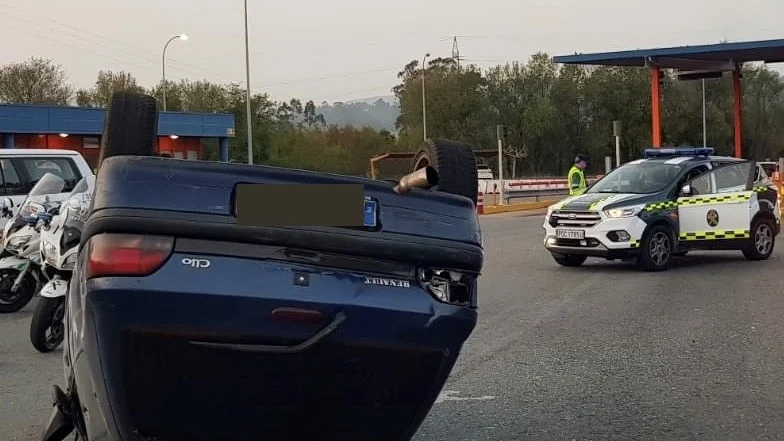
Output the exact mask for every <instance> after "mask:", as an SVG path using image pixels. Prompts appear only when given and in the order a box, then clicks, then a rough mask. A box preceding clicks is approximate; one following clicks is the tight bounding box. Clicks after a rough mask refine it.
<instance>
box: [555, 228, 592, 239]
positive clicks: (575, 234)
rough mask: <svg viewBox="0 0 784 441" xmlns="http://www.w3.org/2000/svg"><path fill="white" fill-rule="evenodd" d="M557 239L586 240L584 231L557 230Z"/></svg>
mask: <svg viewBox="0 0 784 441" xmlns="http://www.w3.org/2000/svg"><path fill="white" fill-rule="evenodd" d="M555 237H557V238H559V239H585V231H583V230H555Z"/></svg>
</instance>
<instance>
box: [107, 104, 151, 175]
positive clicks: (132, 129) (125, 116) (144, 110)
mask: <svg viewBox="0 0 784 441" xmlns="http://www.w3.org/2000/svg"><path fill="white" fill-rule="evenodd" d="M157 136H158V108H157V102H156V101H155V98H153V97H152V96H149V95H145V94H141V93H135V92H125V91H124V92H115V93H114V94H112V99H111V102H110V104H109V108H108V110H107V111H106V119H105V120H104V128H103V136H102V137H101V150H100V153H99V158H98V163H99V164H100V163H102V162H103V160H104V159H107V158H111V157H112V156H129V155H130V156H154V155H155V154H156V152H157V150H158V149H157V141H156V138H157Z"/></svg>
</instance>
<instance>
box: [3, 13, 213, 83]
mask: <svg viewBox="0 0 784 441" xmlns="http://www.w3.org/2000/svg"><path fill="white" fill-rule="evenodd" d="M0 7H4V8H6V9H10V10H13V11H16V12H19V13H22V14H25V15H29V16H31V17H35V18H36V20H35V21H31V20H26V19H24V18H18V17H15V18H18V19H19V20H21V21H26V22H28V23H31V24H34V25H35V26H36V27H37V28H40V27H41V23H40V21H41V20H45V21H48V22H51V23H54V24H56V25H58V26H61V27H64V28H68V29H73V30H75V31H77V32H79V33H81V34H85V35H90V36H93V37H94V38H97V39H99V40H103V41H107V42H110V43H112V44H114V45H115V46H117V45H119V46H122V47H124V48H127V49H131V50H133V51H136V52H137V54H133V53H128V51H127V50H123V55H125V56H128V55H130V56H134V57H136V58H138V59H143V60H144V61H147V62H149V63H150V64H151V65H156V68H155V70H157V64H158V63H159V60H158V57H157V54H156V55H155V56H151V52H150V51H148V50H144V49H140V48H138V47H135V46H132V45H129V44H127V43H125V42H122V41H120V40H115V39H112V38H108V37H105V36H103V35H100V34H96V33H93V32H90V31H88V30H85V29H83V28H79V27H76V26H73V25H70V24H67V23H62V22H60V21H57V20H54V19H50V18H46V17H41V16H40V15H39V14H34V13H31V12H29V11H25V10H23V9H21V8H17V7H15V6H11V5H8V4H5V3H0ZM6 27H10V26H6ZM50 30H52V29H51V28H50ZM56 32H57V33H58V34H59V33H66V34H68V35H70V36H71V37H73V38H75V39H78V40H82V41H85V42H87V43H90V44H91V45H92V44H99V45H101V46H104V47H106V48H108V49H110V50H112V51H115V52H116V51H117V48H116V47H112V46H109V45H107V44H102V43H97V42H96V41H94V40H90V39H87V38H84V37H81V36H79V35H75V34H74V33H73V32H70V33H69V32H64V31H61V30H57V31H56ZM26 33H28V34H29V32H26ZM36 36H38V37H40V38H44V39H48V40H50V41H54V42H56V43H57V44H64V45H67V46H70V47H74V46H73V45H68V44H65V43H64V42H62V41H60V40H54V39H50V38H46V37H43V36H40V35H36ZM78 49H79V50H82V51H85V52H89V53H92V54H94V55H98V56H100V57H103V58H111V59H113V60H117V58H115V57H112V56H109V55H106V54H103V53H98V52H95V51H92V50H88V49H85V48H84V47H78ZM138 53H141V54H143V55H138ZM168 61H169V62H170V63H176V64H180V65H183V66H187V67H184V68H183V67H181V66H180V68H181V69H182V70H186V71H191V72H194V71H201V72H204V73H207V74H210V75H211V76H213V77H217V78H222V79H224V80H225V77H224V76H223V75H222V74H218V73H216V72H213V71H210V70H208V69H204V68H202V67H199V66H196V65H192V64H190V63H186V62H184V61H181V60H177V59H169V60H168ZM121 62H122V63H123V64H129V65H134V66H137V67H140V68H142V69H145V70H152V68H146V67H141V66H139V65H136V64H134V63H128V62H127V61H124V60H123V61H121Z"/></svg>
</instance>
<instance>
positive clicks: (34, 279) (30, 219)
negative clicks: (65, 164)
mask: <svg viewBox="0 0 784 441" xmlns="http://www.w3.org/2000/svg"><path fill="white" fill-rule="evenodd" d="M64 187H65V181H64V180H63V178H61V177H59V176H57V175H54V174H51V173H47V174H45V175H44V176H43V177H42V178H41V179H39V180H38V182H37V183H36V184H35V186H33V189H32V190H31V191H30V193H28V195H27V197H26V198H25V200H24V201H23V202H22V204H21V205H20V206H19V211H17V213H16V215H14V216H12V217H11V218H10V219H9V220H8V222H6V224H5V228H4V229H3V247H4V248H5V252H7V253H8V254H9V255H8V256H6V257H3V258H2V259H0V313H9V312H16V311H19V310H20V309H22V308H24V307H25V306H27V304H28V303H30V300H32V298H33V296H35V294H36V293H37V292H38V291H40V289H41V288H42V286H43V281H44V276H43V274H42V273H41V248H40V241H41V234H40V229H41V224H42V223H43V222H44V220H43V219H42V218H40V217H39V216H41V215H43V216H44V217H46V216H47V215H48V214H56V213H57V210H58V209H59V206H60V203H59V202H56V201H53V200H52V198H51V196H52V195H55V194H58V193H60V192H61V191H62V190H63V188H64ZM2 206H3V211H4V212H7V211H6V210H8V209H9V208H8V207H11V206H13V203H11V202H10V198H4V199H3V200H2Z"/></svg>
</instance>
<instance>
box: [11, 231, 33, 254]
mask: <svg viewBox="0 0 784 441" xmlns="http://www.w3.org/2000/svg"><path fill="white" fill-rule="evenodd" d="M31 237H32V236H31V235H29V234H28V235H27V236H19V237H13V238H11V239H10V240H9V241H8V248H10V249H12V250H15V249H17V248H20V247H21V246H22V245H24V244H26V243H27V242H29V241H30V238H31Z"/></svg>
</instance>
